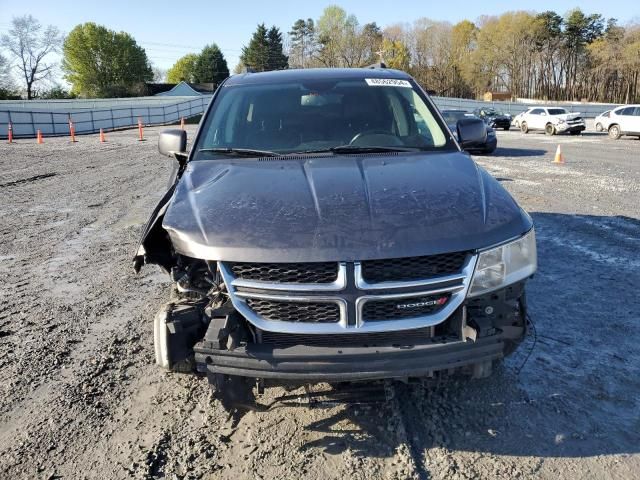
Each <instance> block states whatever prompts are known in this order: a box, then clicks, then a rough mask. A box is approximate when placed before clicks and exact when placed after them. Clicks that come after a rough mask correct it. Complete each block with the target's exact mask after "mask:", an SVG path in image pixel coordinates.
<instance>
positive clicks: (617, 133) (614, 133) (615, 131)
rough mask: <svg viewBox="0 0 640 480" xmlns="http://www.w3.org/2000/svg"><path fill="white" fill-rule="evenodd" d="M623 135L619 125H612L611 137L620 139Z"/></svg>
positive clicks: (610, 128)
mask: <svg viewBox="0 0 640 480" xmlns="http://www.w3.org/2000/svg"><path fill="white" fill-rule="evenodd" d="M621 136H622V133H620V127H619V126H618V125H611V126H610V127H609V138H611V139H613V140H618V139H619V138H620V137H621Z"/></svg>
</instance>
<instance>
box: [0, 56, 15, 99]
mask: <svg viewBox="0 0 640 480" xmlns="http://www.w3.org/2000/svg"><path fill="white" fill-rule="evenodd" d="M10 70H11V66H10V65H9V62H8V61H7V59H6V58H5V57H3V56H2V55H1V54H0V90H2V89H6V90H8V89H10V88H11V87H13V82H12V80H11V72H10Z"/></svg>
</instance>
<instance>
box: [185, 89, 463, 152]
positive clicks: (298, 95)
mask: <svg viewBox="0 0 640 480" xmlns="http://www.w3.org/2000/svg"><path fill="white" fill-rule="evenodd" d="M353 144H355V145H357V146H364V147H369V146H371V147H376V146H377V147H395V146H398V147H415V148H420V149H424V150H432V149H443V148H455V145H454V144H453V143H452V141H451V140H450V138H449V136H448V134H447V131H446V129H445V128H443V125H441V124H440V123H439V121H438V120H437V118H436V115H434V110H433V107H432V106H431V104H429V103H428V102H427V101H426V100H425V99H424V98H423V97H422V95H421V93H420V92H419V91H418V90H417V89H416V88H415V87H414V86H413V84H412V83H410V82H409V81H407V80H394V81H388V80H386V79H349V80H318V81H301V82H290V81H289V82H283V83H277V84H272V83H269V84H246V85H231V86H227V87H222V89H221V91H220V92H219V94H218V96H217V97H216V99H215V104H214V105H213V106H212V109H211V110H210V113H209V114H208V115H207V118H206V119H205V121H204V124H203V127H202V133H201V134H200V136H199V139H198V143H197V145H196V150H202V149H210V148H247V149H256V150H268V151H272V152H276V153H295V152H304V151H309V150H317V149H328V148H332V147H337V146H343V145H353ZM202 153H203V155H199V154H196V155H195V157H194V158H195V159H198V158H211V154H210V153H209V154H207V153H206V152H202Z"/></svg>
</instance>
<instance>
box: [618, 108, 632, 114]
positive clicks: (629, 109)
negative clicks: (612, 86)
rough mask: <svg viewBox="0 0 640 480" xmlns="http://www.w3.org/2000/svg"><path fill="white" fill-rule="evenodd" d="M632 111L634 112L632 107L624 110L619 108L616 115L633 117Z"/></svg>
mask: <svg viewBox="0 0 640 480" xmlns="http://www.w3.org/2000/svg"><path fill="white" fill-rule="evenodd" d="M633 110H634V108H633V107H626V108H621V109H620V110H618V111H617V112H616V113H617V114H618V115H624V116H627V115H633Z"/></svg>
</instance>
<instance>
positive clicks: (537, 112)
mask: <svg viewBox="0 0 640 480" xmlns="http://www.w3.org/2000/svg"><path fill="white" fill-rule="evenodd" d="M542 112H543V110H542V109H541V108H534V109H533V110H531V112H529V113H530V114H531V115H541V114H542Z"/></svg>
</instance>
